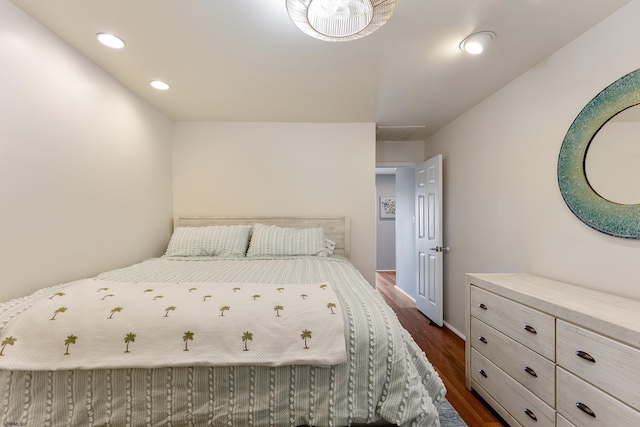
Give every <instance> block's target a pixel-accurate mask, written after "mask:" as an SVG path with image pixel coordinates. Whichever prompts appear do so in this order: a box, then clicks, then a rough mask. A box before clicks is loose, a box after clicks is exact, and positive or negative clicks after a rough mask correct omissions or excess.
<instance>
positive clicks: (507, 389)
mask: <svg viewBox="0 0 640 427" xmlns="http://www.w3.org/2000/svg"><path fill="white" fill-rule="evenodd" d="M471 377H472V379H473V380H474V381H475V382H476V383H477V384H478V385H480V386H481V387H482V388H483V389H485V390H486V391H487V392H488V393H489V394H490V395H491V396H492V397H493V398H494V399H495V400H496V401H497V402H500V405H501V406H502V407H503V408H504V409H505V410H506V411H507V412H509V413H510V414H511V415H512V416H513V418H515V419H516V420H517V421H518V422H519V423H520V424H522V425H523V426H525V427H534V426H536V427H547V426H548V427H551V426H554V425H555V417H556V416H555V412H554V410H553V408H551V407H550V406H548V405H547V404H545V403H544V402H543V401H542V400H540V398H538V397H537V396H536V395H534V394H533V393H531V392H530V391H529V390H527V389H526V388H524V387H523V386H522V385H521V384H520V383H518V382H517V381H516V380H514V379H513V378H511V377H510V376H509V375H507V374H506V373H505V372H504V371H502V370H501V369H500V368H498V367H497V366H496V365H494V364H493V363H491V362H490V361H489V360H487V359H486V358H485V357H484V356H483V355H481V354H480V353H478V352H477V351H476V350H475V349H472V350H471Z"/></svg>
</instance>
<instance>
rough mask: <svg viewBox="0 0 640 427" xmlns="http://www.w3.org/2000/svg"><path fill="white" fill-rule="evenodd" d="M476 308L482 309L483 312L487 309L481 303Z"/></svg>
mask: <svg viewBox="0 0 640 427" xmlns="http://www.w3.org/2000/svg"><path fill="white" fill-rule="evenodd" d="M478 307H480V308H481V309H483V310H486V309H487V306H486V305H484V304H482V303H480V304H478Z"/></svg>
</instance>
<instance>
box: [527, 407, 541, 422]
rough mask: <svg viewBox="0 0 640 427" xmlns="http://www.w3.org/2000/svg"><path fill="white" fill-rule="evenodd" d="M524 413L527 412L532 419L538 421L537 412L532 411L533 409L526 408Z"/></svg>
mask: <svg viewBox="0 0 640 427" xmlns="http://www.w3.org/2000/svg"><path fill="white" fill-rule="evenodd" d="M524 413H525V414H527V415H528V416H529V418H531V419H532V420H534V421H538V417H536V414H534V413H533V411H531V409H529V408H524Z"/></svg>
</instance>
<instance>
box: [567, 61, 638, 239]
mask: <svg viewBox="0 0 640 427" xmlns="http://www.w3.org/2000/svg"><path fill="white" fill-rule="evenodd" d="M637 104H640V69H639V70H636V71H633V72H631V73H629V74H627V75H626V76H624V77H622V78H620V79H618V80H617V81H615V82H613V83H612V84H611V85H609V86H608V87H607V88H605V89H604V90H603V91H602V92H600V93H599V94H598V95H596V96H595V98H593V99H592V100H591V101H590V102H589V103H588V104H587V105H586V106H585V107H584V108H583V109H582V111H580V114H578V116H577V117H576V119H575V120H574V121H573V123H572V124H571V126H570V127H569V130H568V131H567V134H566V136H565V137H564V141H563V142H562V146H561V147H560V155H559V156H558V184H559V186H560V193H562V197H563V198H564V201H565V203H566V204H567V206H568V207H569V209H571V211H572V212H573V213H574V215H575V216H577V217H578V218H579V219H580V220H581V221H582V222H584V223H585V224H587V225H588V226H589V227H591V228H594V229H596V230H598V231H600V232H602V233H606V234H609V235H611V236H617V237H624V238H627V239H640V204H635V205H625V204H620V203H615V202H612V201H610V200H607V199H605V198H603V197H602V196H600V195H599V194H598V193H596V192H595V191H594V189H593V188H592V187H591V185H590V184H589V181H588V179H587V174H586V172H585V158H586V155H587V150H588V149H589V145H590V144H591V141H592V140H593V138H594V136H595V135H596V134H597V133H598V131H599V130H600V128H602V126H604V125H605V123H607V122H608V121H609V119H611V118H612V117H613V116H615V115H616V114H618V113H620V112H621V111H624V110H626V109H627V108H630V107H633V106H634V105H637ZM635 185H640V183H636V184H635Z"/></svg>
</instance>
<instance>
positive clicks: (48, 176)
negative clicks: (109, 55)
mask: <svg viewBox="0 0 640 427" xmlns="http://www.w3.org/2000/svg"><path fill="white" fill-rule="evenodd" d="M91 36H92V35H88V37H91ZM171 128H172V124H171V122H170V121H169V120H167V119H166V118H165V117H164V116H162V115H161V114H159V113H158V112H157V111H156V110H154V109H152V108H151V107H149V106H148V104H146V103H145V102H143V101H141V100H140V99H139V98H138V97H137V96H135V95H133V94H132V93H131V92H129V91H128V90H127V89H125V88H124V87H123V86H121V85H120V84H119V83H117V82H116V81H115V80H114V79H113V78H111V77H110V76H109V75H108V74H106V73H105V72H104V71H102V70H101V69H99V68H98V67H97V66H95V65H94V64H93V63H92V62H90V61H89V60H87V59H86V58H85V57H84V56H82V55H80V54H79V53H78V52H77V51H75V50H74V49H72V48H71V47H69V46H68V45H66V44H65V43H64V42H62V41H61V40H60V39H58V38H57V37H56V36H54V35H52V34H51V33H50V32H49V31H48V30H46V29H44V28H43V27H42V26H40V25H39V24H38V23H36V22H35V21H34V20H33V19H31V18H30V17H28V16H27V15H26V14H24V13H23V12H22V11H21V10H19V9H18V8H16V7H15V6H14V5H13V4H11V3H10V2H8V1H6V0H0V262H1V266H0V301H6V300H8V299H11V298H14V297H17V296H22V295H26V294H29V293H31V292H32V291H34V290H36V289H39V288H42V287H45V286H50V285H55V284H58V283H62V282H67V281H71V280H74V279H78V278H84V277H90V276H93V275H95V274H97V273H99V272H101V271H105V270H109V269H113V268H115V267H120V266H124V265H128V264H132V263H134V262H137V261H139V260H142V259H144V258H146V257H150V256H155V255H159V254H161V253H162V251H163V249H164V247H165V245H166V243H167V241H168V238H169V233H170V231H171V215H172V212H171V203H172V201H171V197H172V194H171Z"/></svg>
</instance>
